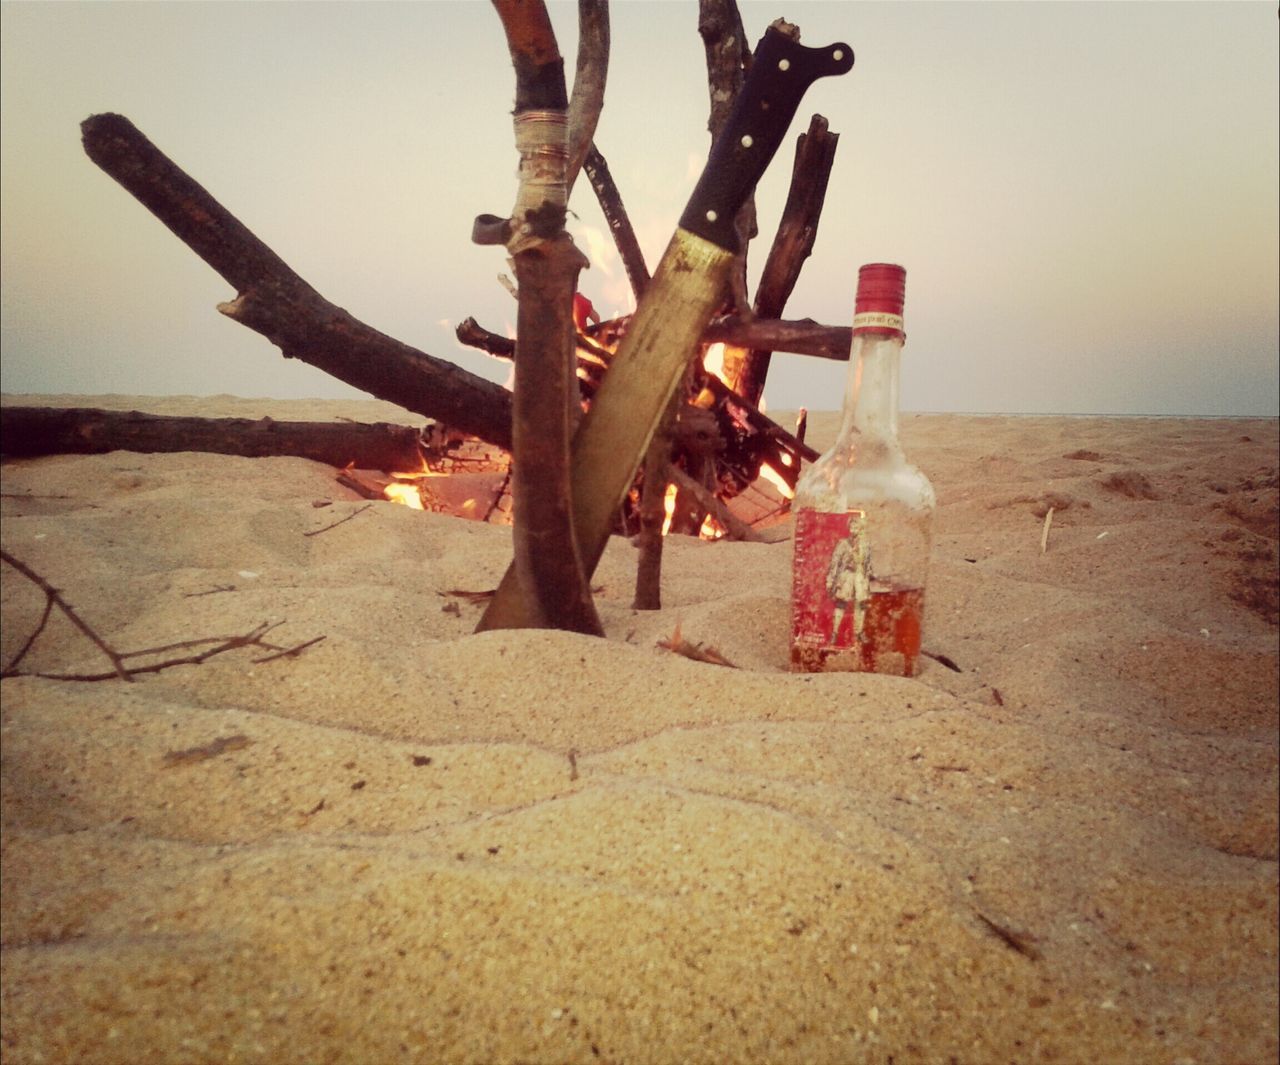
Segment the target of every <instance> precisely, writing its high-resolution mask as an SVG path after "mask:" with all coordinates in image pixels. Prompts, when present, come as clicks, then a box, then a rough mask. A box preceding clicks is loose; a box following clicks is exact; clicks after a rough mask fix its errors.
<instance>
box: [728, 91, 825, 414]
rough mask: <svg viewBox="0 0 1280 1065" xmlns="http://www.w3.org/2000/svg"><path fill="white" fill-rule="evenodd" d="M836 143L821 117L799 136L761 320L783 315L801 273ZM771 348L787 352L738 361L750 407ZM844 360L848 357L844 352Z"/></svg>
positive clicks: (757, 352)
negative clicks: (740, 362)
mask: <svg viewBox="0 0 1280 1065" xmlns="http://www.w3.org/2000/svg"><path fill="white" fill-rule="evenodd" d="M839 139H840V137H839V134H836V133H832V132H830V130H829V129H828V128H827V120H826V119H825V118H823V117H822V116H821V115H814V116H813V118H812V119H811V120H810V122H809V130H808V132H807V133H802V134H800V139H799V141H798V142H797V144H796V156H795V163H794V165H793V166H792V169H791V187H790V189H789V190H788V192H787V203H786V206H785V207H784V208H783V210H782V221H781V222H780V223H779V224H778V232H777V233H776V234H775V235H774V238H773V246H772V247H771V248H770V249H769V257H768V258H767V259H766V260H765V264H764V270H763V272H762V273H761V275H760V283H759V285H757V286H756V299H755V305H754V307H753V310H754V311H755V313H756V315H758V316H759V317H761V318H781V317H782V311H783V309H784V308H785V307H786V305H787V300H788V299H789V298H790V296H791V293H792V290H793V289H794V288H795V286H796V282H797V281H798V280H799V278H800V269H801V267H803V266H804V263H805V260H806V259H807V258H808V257H809V255H810V254H811V253H812V252H813V243H814V240H815V239H816V238H817V235H818V219H819V218H820V217H821V215H822V205H823V203H824V202H825V200H826V195H827V182H828V180H829V179H830V177H831V166H832V164H833V163H834V162H835V157H836V144H837V142H838V141H839ZM775 350H789V349H787V348H786V347H785V345H776V344H775V345H763V344H753V345H752V348H751V350H750V351H748V352H747V353H746V356H745V357H744V358H743V362H742V374H741V376H740V377H739V378H738V391H739V392H741V393H742V395H743V396H744V397H745V398H746V399H749V400H750V401H751V402H752V403H759V402H760V397H761V395H763V393H764V382H765V377H766V376H767V375H768V373H769V360H770V357H771V356H772V354H773V352H774V351H775ZM845 358H848V354H847V351H846V355H845Z"/></svg>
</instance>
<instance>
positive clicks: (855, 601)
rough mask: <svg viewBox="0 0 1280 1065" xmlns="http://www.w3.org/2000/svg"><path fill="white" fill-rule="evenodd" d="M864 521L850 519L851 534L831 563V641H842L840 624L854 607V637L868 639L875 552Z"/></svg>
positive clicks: (839, 545) (838, 546)
mask: <svg viewBox="0 0 1280 1065" xmlns="http://www.w3.org/2000/svg"><path fill="white" fill-rule="evenodd" d="M862 526H863V523H862V522H861V521H850V523H849V535H848V536H847V537H846V538H845V539H843V540H839V541H838V542H837V543H836V545H835V547H834V548H833V549H832V551H831V561H830V563H829V564H828V565H827V595H828V597H830V599H831V601H832V603H833V604H834V606H835V610H834V612H833V613H832V618H831V643H832V644H836V645H838V644H839V643H840V626H841V624H843V622H844V618H845V615H846V614H847V613H848V612H849V608H850V607H852V608H853V638H854V640H855V641H856V642H857V643H864V642H865V641H866V635H865V630H866V614H867V597H868V596H869V595H870V594H871V551H870V549H869V548H868V547H867V540H866V537H865V536H863V535H862Z"/></svg>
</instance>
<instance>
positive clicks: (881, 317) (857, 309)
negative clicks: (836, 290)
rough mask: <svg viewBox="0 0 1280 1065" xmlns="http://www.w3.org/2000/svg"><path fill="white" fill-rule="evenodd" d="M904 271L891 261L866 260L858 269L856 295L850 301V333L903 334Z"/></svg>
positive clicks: (905, 285) (905, 283) (905, 282)
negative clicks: (851, 309)
mask: <svg viewBox="0 0 1280 1065" xmlns="http://www.w3.org/2000/svg"><path fill="white" fill-rule="evenodd" d="M906 291H907V271H906V270H905V269H903V268H902V267H901V266H897V265H895V264H894V263H867V265H866V266H863V267H861V268H860V269H859V270H858V295H857V298H856V299H855V301H854V305H853V335H854V336H857V335H858V334H859V333H879V334H880V335H882V336H893V335H895V334H896V335H898V336H905V335H906V334H905V333H904V332H903V329H902V304H903V300H904V299H905V297H906Z"/></svg>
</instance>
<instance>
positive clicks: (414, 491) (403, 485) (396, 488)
mask: <svg viewBox="0 0 1280 1065" xmlns="http://www.w3.org/2000/svg"><path fill="white" fill-rule="evenodd" d="M382 494H383V495H384V496H386V497H387V498H388V499H389V500H391V502H393V503H403V504H404V505H405V506H406V507H412V508H413V509H414V510H425V509H426V508H425V507H424V506H423V505H422V496H421V494H420V493H419V492H418V486H417V485H416V484H411V483H409V482H408V481H393V482H392V483H391V484H389V485H387V486H386V488H384V489H383V490H382Z"/></svg>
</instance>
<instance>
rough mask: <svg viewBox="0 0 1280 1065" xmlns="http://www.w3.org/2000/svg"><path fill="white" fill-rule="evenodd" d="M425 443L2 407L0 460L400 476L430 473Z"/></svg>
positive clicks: (330, 430)
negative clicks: (68, 459)
mask: <svg viewBox="0 0 1280 1065" xmlns="http://www.w3.org/2000/svg"><path fill="white" fill-rule="evenodd" d="M421 440H422V435H421V431H420V430H419V429H415V428H413V427H412V426H408V425H392V424H389V423H387V422H375V423H372V424H361V423H357V422H296V421H275V420H274V419H272V418H259V419H253V418H182V417H173V416H169V415H159V414H144V413H142V412H141V411H136V410H135V411H128V412H121V411H107V410H98V409H95V408H91V407H61V408H60V407H8V406H6V407H3V408H0V454H3V455H4V456H5V458H33V457H36V456H40V455H66V454H75V455H100V454H105V453H106V452H108V451H140V452H146V453H163V452H178V451H208V452H213V453H215V454H219V455H241V456H244V457H246V458H261V457H263V456H267V455H287V456H293V457H296V458H302V459H311V460H312V461H313V462H323V463H326V464H327V465H330V466H347V465H354V466H357V467H359V468H361V469H368V470H385V471H386V472H388V473H393V472H396V471H401V472H408V471H414V470H418V469H421V468H422V463H423V451H422V450H421V448H420V446H419V444H420V442H421Z"/></svg>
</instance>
